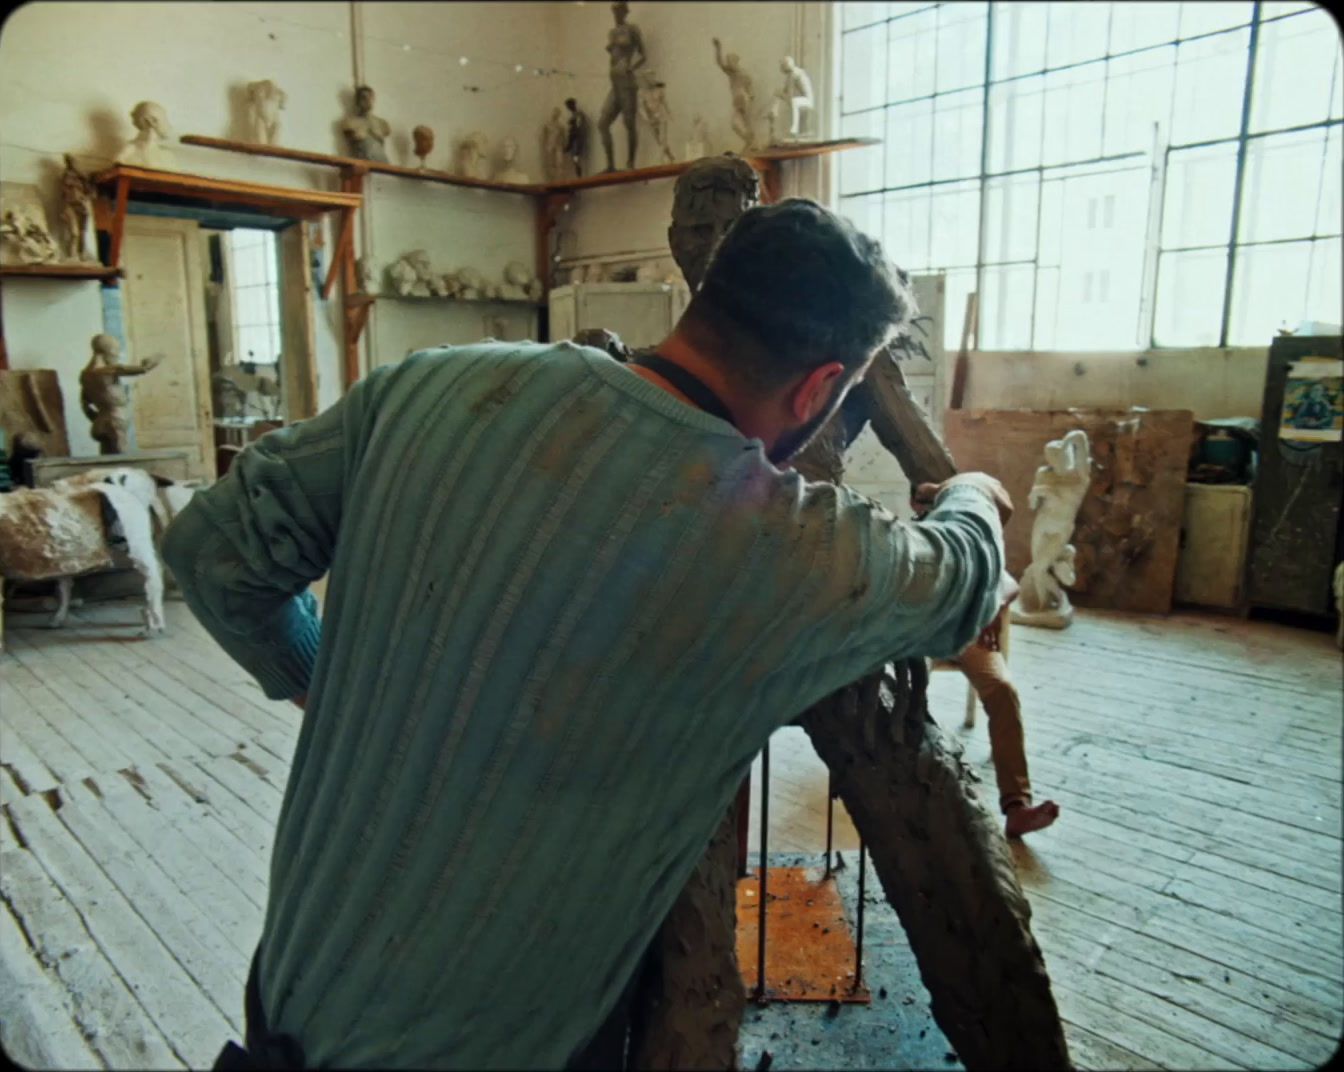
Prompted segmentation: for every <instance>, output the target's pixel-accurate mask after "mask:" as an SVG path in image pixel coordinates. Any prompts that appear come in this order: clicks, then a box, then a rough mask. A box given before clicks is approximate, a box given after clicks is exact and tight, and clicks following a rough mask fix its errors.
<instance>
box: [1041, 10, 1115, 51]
mask: <svg viewBox="0 0 1344 1072" xmlns="http://www.w3.org/2000/svg"><path fill="white" fill-rule="evenodd" d="M1112 6H1113V5H1111V4H1103V3H1097V2H1096V0H1089V2H1088V3H1055V4H1051V5H1050V7H1049V30H1048V31H1047V33H1046V38H1045V65H1046V66H1047V67H1062V66H1064V65H1065V64H1067V63H1082V62H1083V61H1084V60H1093V59H1100V58H1101V57H1102V56H1104V55H1106V39H1107V26H1108V24H1109V22H1110V17H1111V7H1112Z"/></svg>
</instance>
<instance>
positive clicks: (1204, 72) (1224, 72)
mask: <svg viewBox="0 0 1344 1072" xmlns="http://www.w3.org/2000/svg"><path fill="white" fill-rule="evenodd" d="M1196 6H1198V7H1206V6H1207V7H1217V6H1219V5H1216V4H1207V5H1205V4H1199V5H1196ZM1249 47H1250V31H1249V30H1237V31H1235V32H1233V33H1225V34H1219V35H1218V36H1216V37H1208V38H1204V39H1203V40H1200V41H1190V42H1188V43H1186V44H1182V45H1181V46H1180V47H1179V48H1177V50H1176V91H1175V99H1174V100H1173V101H1172V113H1171V143H1172V144H1173V145H1182V144H1188V143H1189V142H1195V141H1208V140H1210V139H1213V138H1231V137H1235V136H1236V134H1237V131H1238V130H1240V129H1241V99H1242V96H1243V91H1244V89H1245V85H1246V55H1247V49H1248V48H1249Z"/></svg>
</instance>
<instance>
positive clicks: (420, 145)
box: [411, 124, 434, 167]
mask: <svg viewBox="0 0 1344 1072" xmlns="http://www.w3.org/2000/svg"><path fill="white" fill-rule="evenodd" d="M411 145H412V146H414V148H415V155H416V156H418V157H419V158H420V166H421V167H424V166H425V157H427V156H428V155H429V154H430V153H432V152H433V151H434V131H433V130H431V129H430V128H429V127H427V126H424V125H423V124H422V125H420V126H418V127H416V128H414V129H413V130H412V131H411Z"/></svg>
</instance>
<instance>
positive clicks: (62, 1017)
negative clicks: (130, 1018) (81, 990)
mask: <svg viewBox="0 0 1344 1072" xmlns="http://www.w3.org/2000/svg"><path fill="white" fill-rule="evenodd" d="M0 1009H3V1010H4V1015H3V1016H0V1045H2V1046H3V1047H4V1052H5V1055H6V1056H7V1057H9V1059H10V1060H12V1061H13V1062H14V1063H15V1064H16V1065H17V1066H18V1067H20V1068H102V1067H103V1062H102V1061H101V1060H99V1059H98V1056H97V1055H96V1054H95V1053H94V1052H93V1050H91V1049H90V1048H89V1044H88V1042H87V1041H86V1040H85V1038H84V1035H83V1033H82V1032H81V1031H80V1030H79V1027H78V1026H77V1025H76V1023H75V1010H74V1005H73V1003H72V1002H71V1000H70V995H69V993H68V992H67V991H66V990H65V988H64V986H62V984H61V983H60V981H59V980H58V979H56V978H54V977H53V976H52V974H51V972H50V971H49V970H48V969H46V968H44V967H43V966H42V965H41V964H40V963H39V962H38V960H37V957H36V954H35V953H34V951H33V949H32V947H31V946H30V945H29V944H28V939H27V938H25V937H24V934H23V931H22V929H21V928H20V927H19V924H18V922H17V921H16V920H15V918H14V916H13V915H12V914H11V912H10V909H9V906H8V905H3V906H0Z"/></svg>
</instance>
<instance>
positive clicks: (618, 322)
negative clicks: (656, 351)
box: [550, 283, 690, 347]
mask: <svg viewBox="0 0 1344 1072" xmlns="http://www.w3.org/2000/svg"><path fill="white" fill-rule="evenodd" d="M689 300H690V293H689V292H688V291H687V289H686V288H685V287H683V286H674V285H673V284H671V283H571V284H570V285H569V286H564V287H556V288H555V289H553V290H552V291H551V295H550V336H551V338H552V339H569V338H573V336H574V333H575V332H577V331H582V330H583V329H585V328H606V329H607V330H608V331H614V332H615V333H616V334H617V335H619V336H620V337H621V341H622V342H624V343H625V344H626V345H627V346H630V347H640V346H654V345H656V344H658V343H660V342H662V341H663V339H665V338H666V337H667V336H668V334H670V333H671V331H672V328H673V325H675V324H676V322H677V321H678V320H679V319H680V318H681V314H682V312H683V311H684V310H685V308H686V303H687V302H688V301H689Z"/></svg>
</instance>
